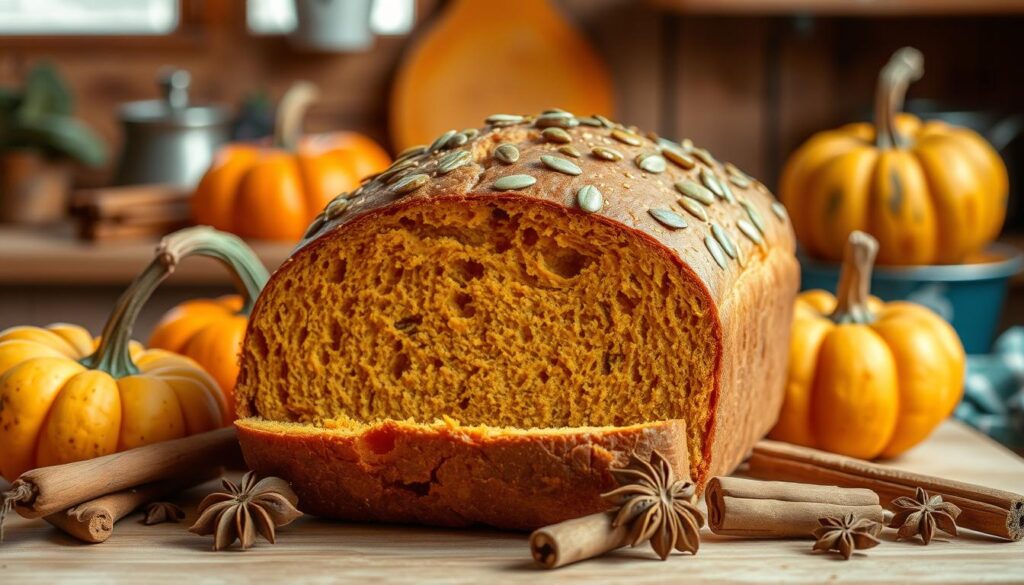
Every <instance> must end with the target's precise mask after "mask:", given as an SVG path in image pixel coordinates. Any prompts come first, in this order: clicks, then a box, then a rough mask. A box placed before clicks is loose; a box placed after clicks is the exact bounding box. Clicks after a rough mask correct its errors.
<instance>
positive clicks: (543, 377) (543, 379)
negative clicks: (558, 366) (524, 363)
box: [537, 370, 551, 384]
mask: <svg viewBox="0 0 1024 585" xmlns="http://www.w3.org/2000/svg"><path fill="white" fill-rule="evenodd" d="M537 377H538V378H540V382H541V384H547V382H548V380H550V379H551V376H550V375H549V374H548V371H547V370H541V371H540V374H538V375H537Z"/></svg>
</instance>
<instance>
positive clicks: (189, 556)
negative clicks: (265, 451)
mask: <svg viewBox="0 0 1024 585" xmlns="http://www.w3.org/2000/svg"><path fill="white" fill-rule="evenodd" d="M897 464H898V466H899V467H904V468H907V469H912V470H915V471H920V472H924V473H931V474H936V475H942V476H947V477H955V478H958V479H963V480H967V481H973V482H975V483H981V484H985V485H989V486H993V487H998V488H1003V489H1011V490H1015V491H1021V490H1024V459H1021V458H1019V457H1017V456H1016V455H1014V454H1013V453H1011V452H1009V451H1007V450H1006V449H1004V448H1002V447H1001V446H999V445H997V444H995V443H994V442H992V441H990V440H989V439H987V438H985V437H983V436H981V435H980V434H977V433H975V432H974V431H972V430H969V429H968V428H966V427H964V426H963V425H961V424H959V423H955V422H949V423H946V424H945V425H943V426H942V427H941V428H940V429H939V430H938V431H937V432H936V433H935V435H934V436H933V437H932V438H931V439H930V440H929V441H928V442H927V443H925V444H924V445H921V446H920V447H918V448H917V449H915V450H913V451H911V452H910V453H909V454H907V455H906V456H905V457H903V458H902V459H901V460H899V461H898V462H897ZM236 475H237V474H236ZM213 486H214V484H212V483H211V484H208V485H207V486H203V487H202V488H200V489H198V490H194V491H193V492H191V493H190V494H189V495H188V496H186V498H185V499H186V502H185V503H186V504H187V505H186V510H187V511H188V512H189V516H188V518H187V519H186V522H185V523H182V524H163V525H157V526H143V525H142V524H141V523H140V522H139V515H133V516H129V517H128V518H126V519H125V520H122V521H121V523H119V524H118V525H117V527H116V528H115V531H114V535H113V536H112V537H111V539H110V540H108V541H107V542H106V543H103V544H98V545H83V544H79V543H78V542H77V541H75V540H73V539H71V538H69V537H67V536H65V535H64V534H63V533H61V532H59V531H57V529H55V528H52V527H51V526H50V525H49V524H46V523H45V522H42V521H36V522H29V521H26V520H23V519H21V518H20V517H15V518H13V519H12V521H11V522H10V523H9V525H8V528H7V542H6V543H5V544H3V545H0V583H47V584H51V583H70V582H75V583H78V582H99V583H114V582H117V583H120V582H123V583H147V584H148V583H165V582H166V583H176V584H181V583H272V582H289V583H306V582H317V583H321V582H332V581H338V582H344V583H364V582H365V583H377V582H387V583H410V584H412V583H467V584H486V585H498V584H502V585H503V584H505V583H530V584H533V585H536V584H538V583H630V584H634V585H639V584H643V583H688V584H689V583H716V584H727V583H868V582H871V583H899V584H907V583H925V582H927V583H964V582H999V583H1010V582H1024V562H1022V559H1024V542H1017V543H1009V542H1002V541H996V540H994V539H991V538H989V537H986V536H984V535H979V534H974V533H969V532H967V531H962V534H961V537H960V538H956V539H948V540H945V539H943V540H940V541H933V542H932V544H931V545H930V546H927V547H926V546H922V545H920V544H917V543H904V542H895V541H893V536H892V535H893V534H894V531H886V532H885V534H884V535H883V540H884V542H883V543H882V545H881V546H879V547H877V548H875V549H872V550H870V551H868V554H866V555H857V556H856V557H855V558H854V559H852V560H851V561H849V562H843V561H842V560H841V559H840V558H839V557H838V556H831V555H830V556H822V555H816V554H811V553H810V548H811V542H810V541H799V540H796V541H793V540H789V541H756V540H732V539H728V538H723V537H716V536H714V535H712V534H710V533H709V532H708V531H707V529H706V528H705V530H704V532H703V534H702V536H703V542H702V544H701V548H700V552H699V554H697V555H696V556H689V555H683V554H678V553H677V554H675V555H673V556H672V557H670V558H669V560H668V561H666V562H661V561H658V560H657V559H656V557H653V554H652V553H651V552H650V550H649V548H648V547H647V545H646V544H645V545H643V546H642V547H640V548H637V549H622V550H619V551H616V552H614V553H611V554H609V555H607V556H605V557H602V558H599V559H593V560H590V561H586V562H583V563H579V564H576V565H572V566H569V567H565V568H563V569H559V570H556V571H545V570H543V569H538V568H537V567H536V566H535V565H534V564H533V563H532V561H531V560H530V553H529V550H528V547H527V544H526V536H525V535H524V534H516V533H501V532H495V531H490V530H472V531H471V530H440V529H431V528H421V527H401V526H378V525H359V524H345V523H341V522H329V521H324V520H318V519H315V518H308V517H307V518H303V519H300V520H299V521H297V522H296V523H294V524H292V525H290V526H287V527H285V528H282V529H281V530H280V531H279V533H278V543H277V545H274V546H271V545H269V544H267V543H265V542H263V541H262V540H260V541H258V544H257V545H256V547H255V548H253V549H250V550H248V551H246V552H244V553H243V552H239V551H236V550H231V551H225V552H220V553H214V552H210V550H209V547H210V546H211V543H212V540H211V539H210V538H209V537H206V538H202V537H198V536H195V535H193V534H191V533H189V532H187V531H186V528H187V526H189V524H190V523H191V521H193V520H194V519H195V504H196V503H197V501H198V498H199V497H200V496H201V495H202V494H204V493H206V492H208V491H210V490H212V489H213ZM299 505H300V507H301V502H300V503H299Z"/></svg>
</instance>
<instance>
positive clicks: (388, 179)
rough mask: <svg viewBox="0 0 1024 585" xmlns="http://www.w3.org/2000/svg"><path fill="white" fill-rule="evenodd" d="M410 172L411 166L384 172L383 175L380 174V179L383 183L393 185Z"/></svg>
mask: <svg viewBox="0 0 1024 585" xmlns="http://www.w3.org/2000/svg"><path fill="white" fill-rule="evenodd" d="M410 173H412V169H411V168H403V169H398V170H396V171H394V172H390V173H384V174H383V175H381V176H380V180H381V182H383V183H384V184H385V185H393V184H395V183H397V182H398V181H399V180H400V179H403V178H405V177H406V176H408V175H409V174H410Z"/></svg>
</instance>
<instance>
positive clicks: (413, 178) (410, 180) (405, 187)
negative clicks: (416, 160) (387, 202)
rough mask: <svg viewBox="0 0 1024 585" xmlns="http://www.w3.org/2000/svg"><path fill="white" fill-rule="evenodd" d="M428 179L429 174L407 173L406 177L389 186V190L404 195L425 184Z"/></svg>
mask: <svg viewBox="0 0 1024 585" xmlns="http://www.w3.org/2000/svg"><path fill="white" fill-rule="evenodd" d="M429 181H430V175H425V174H423V173H416V174H414V175H409V176H408V177H403V178H402V179H401V180H399V181H398V182H396V183H395V184H394V185H392V186H391V190H392V191H394V192H395V193H398V194H399V195H405V194H406V193H412V192H413V191H415V190H416V189H419V188H420V187H422V186H423V185H426V184H427V182H429Z"/></svg>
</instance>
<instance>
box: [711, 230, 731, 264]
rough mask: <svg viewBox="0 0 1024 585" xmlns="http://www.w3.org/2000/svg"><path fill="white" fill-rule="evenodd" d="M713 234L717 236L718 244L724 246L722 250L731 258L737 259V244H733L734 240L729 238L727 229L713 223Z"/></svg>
mask: <svg viewBox="0 0 1024 585" xmlns="http://www.w3.org/2000/svg"><path fill="white" fill-rule="evenodd" d="M711 233H712V234H713V235H714V236H715V239H716V240H718V243H719V244H721V245H722V249H723V250H725V253H726V254H728V255H729V257H730V258H735V257H736V244H734V243H733V241H732V238H730V237H729V234H728V233H727V232H726V231H725V229H724V228H722V226H720V225H718V224H717V223H712V224H711Z"/></svg>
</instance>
